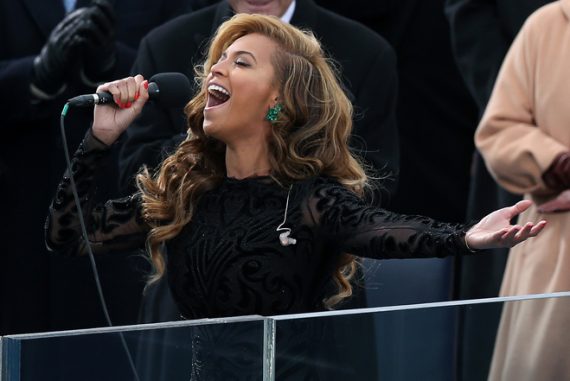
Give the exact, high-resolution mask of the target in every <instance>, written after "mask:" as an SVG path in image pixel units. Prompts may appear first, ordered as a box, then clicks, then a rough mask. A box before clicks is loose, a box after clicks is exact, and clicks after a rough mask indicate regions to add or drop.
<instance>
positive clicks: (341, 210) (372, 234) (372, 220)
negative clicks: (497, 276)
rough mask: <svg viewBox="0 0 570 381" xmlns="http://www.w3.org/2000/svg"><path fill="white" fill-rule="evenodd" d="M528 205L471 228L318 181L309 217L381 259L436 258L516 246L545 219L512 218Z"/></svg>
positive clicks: (338, 240)
mask: <svg viewBox="0 0 570 381" xmlns="http://www.w3.org/2000/svg"><path fill="white" fill-rule="evenodd" d="M529 205H530V201H521V202H520V203H518V204H517V205H515V206H512V207H509V208H504V209H501V210H498V211H496V212H493V213H491V214H490V215H489V216H487V217H485V218H484V219H482V220H481V221H480V222H479V223H478V224H476V225H475V226H473V227H472V228H469V227H468V226H465V225H460V224H448V223H442V222H438V221H435V220H432V219H431V218H428V217H423V216H410V215H402V214H396V213H392V212H390V211H387V210H385V209H380V208H375V207H370V206H368V205H367V204H366V203H365V202H364V201H362V200H361V199H360V198H359V197H358V196H357V195H355V194H354V193H352V192H351V191H349V190H348V189H346V188H345V187H344V186H342V185H341V184H339V183H337V182H336V181H334V180H327V181H321V182H320V183H319V184H317V185H316V187H315V189H314V191H313V192H312V195H311V196H310V197H309V200H308V203H307V206H308V207H307V211H308V213H307V215H308V219H309V224H311V225H313V226H315V227H316V229H317V230H318V231H319V232H320V234H321V235H322V236H323V238H324V239H326V240H330V241H331V242H334V243H335V245H336V246H338V247H340V248H341V250H342V251H344V252H347V253H351V254H354V255H358V256H362V257H370V258H377V259H388V258H431V257H445V256H450V255H458V254H470V253H471V252H472V251H473V250H480V249H485V248H491V247H511V246H514V245H515V244H517V243H519V242H522V241H523V240H525V239H527V238H529V237H532V236H535V235H537V234H538V233H539V232H540V231H541V230H542V229H543V228H544V226H545V224H546V222H545V221H541V222H539V223H537V224H536V225H534V224H527V225H525V226H524V227H521V226H518V225H514V226H513V225H510V222H509V221H510V220H511V219H512V218H513V217H515V216H516V215H518V214H520V213H521V212H523V211H524V210H526V209H527V208H528V206H529Z"/></svg>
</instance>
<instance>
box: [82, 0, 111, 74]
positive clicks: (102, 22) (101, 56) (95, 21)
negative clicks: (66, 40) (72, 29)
mask: <svg viewBox="0 0 570 381" xmlns="http://www.w3.org/2000/svg"><path fill="white" fill-rule="evenodd" d="M92 4H93V5H91V6H90V7H88V8H87V12H86V19H85V24H84V26H83V28H82V30H81V32H80V33H81V36H82V37H83V38H84V39H85V51H84V53H85V54H84V60H83V72H82V74H83V76H82V77H83V80H84V82H85V83H86V84H88V85H95V84H96V83H98V82H102V81H105V80H109V79H110V78H108V75H109V74H110V73H111V72H112V71H113V69H114V67H115V63H116V61H117V54H116V49H115V21H116V17H115V12H114V10H113V6H112V5H111V4H110V3H109V2H108V1H107V0H94V1H93V2H92Z"/></svg>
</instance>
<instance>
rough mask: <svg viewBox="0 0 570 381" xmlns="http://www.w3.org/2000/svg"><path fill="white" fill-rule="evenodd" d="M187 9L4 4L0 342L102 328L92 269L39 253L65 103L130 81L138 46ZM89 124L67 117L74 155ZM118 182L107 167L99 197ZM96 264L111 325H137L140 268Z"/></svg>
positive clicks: (98, 2)
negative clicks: (109, 83) (4, 337)
mask: <svg viewBox="0 0 570 381" xmlns="http://www.w3.org/2000/svg"><path fill="white" fill-rule="evenodd" d="M189 9H190V4H189V2H188V1H185V0H169V1H154V0H143V1H114V2H113V1H106V0H95V1H83V0H77V2H74V1H67V0H65V1H64V0H25V1H12V0H0V86H2V88H4V89H10V90H9V91H3V92H2V94H1V95H0V110H1V112H2V115H3V117H2V120H1V121H0V123H1V131H2V133H3V137H2V139H0V198H1V199H2V200H4V206H3V207H2V219H1V222H0V242H2V249H1V251H0V255H1V257H2V262H3V265H2V269H1V270H0V271H1V273H0V304H1V305H2V308H1V309H0V311H1V312H0V334H9V333H23V332H34V331H46V330H53V329H58V330H59V329H70V328H81V327H88V326H94V325H104V324H105V323H104V320H103V314H102V312H101V308H100V306H99V305H98V302H97V300H98V299H97V296H96V293H95V288H94V282H93V281H92V278H93V277H92V275H91V270H90V268H89V264H88V261H87V260H86V259H85V258H84V259H80V260H70V259H64V258H61V257H58V256H49V255H48V254H47V251H46V249H45V245H44V240H43V225H44V222H45V211H46V210H47V207H48V205H49V202H50V199H51V198H52V196H53V190H54V186H55V185H56V184H57V181H58V179H59V177H60V176H61V173H62V172H63V170H64V168H65V167H64V160H63V158H64V156H63V152H62V147H61V141H60V136H59V115H60V112H61V109H62V107H63V104H64V103H65V100H66V99H67V98H69V97H71V96H75V95H78V94H81V93H92V92H93V91H94V90H95V86H96V85H97V84H98V83H99V82H101V81H106V80H109V79H112V78H117V77H121V76H125V75H127V74H128V73H129V70H130V68H131V66H132V63H133V61H134V58H135V55H136V49H137V46H138V43H139V41H140V38H141V37H142V36H143V35H144V34H146V33H147V32H148V31H150V30H151V29H152V28H153V27H155V26H157V25H159V24H161V23H162V22H164V21H166V20H168V19H170V18H172V17H173V16H177V15H179V14H181V13H184V12H187V11H188V10H189ZM91 114H92V111H91V110H72V111H71V112H70V113H69V115H68V117H67V120H66V124H67V127H68V129H67V131H68V139H69V141H70V145H72V146H73V145H75V144H77V142H78V141H79V140H80V139H81V138H82V137H83V135H84V133H85V126H86V124H85V123H84V121H85V120H86V119H87V118H91ZM87 125H88V124H87ZM113 173H114V174H115V175H113ZM116 173H117V172H116V166H114V165H110V166H109V167H108V169H107V174H106V178H107V181H102V183H101V184H102V194H105V195H111V194H113V195H115V196H116V194H115V193H116V184H115V181H114V180H113V181H111V180H110V179H112V178H113V176H116ZM99 261H100V265H101V274H102V276H103V277H104V278H105V279H104V284H107V285H109V286H108V287H106V289H108V290H109V292H108V293H107V294H108V295H109V298H108V301H109V304H110V309H111V311H112V317H114V318H115V320H116V321H117V322H118V323H127V322H129V323H133V322H134V321H135V319H136V313H137V308H138V300H139V299H140V298H139V296H138V295H139V294H140V290H141V287H142V282H139V283H138V284H137V283H136V281H133V280H134V279H137V278H140V274H139V272H140V271H138V270H137V269H136V267H137V265H136V263H138V262H140V260H136V259H130V260H129V261H126V260H125V257H124V256H123V257H122V258H119V257H111V256H109V257H105V258H100V259H99ZM133 262H134V263H133ZM107 266H108V267H107Z"/></svg>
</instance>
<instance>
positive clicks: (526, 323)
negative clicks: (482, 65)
mask: <svg viewBox="0 0 570 381" xmlns="http://www.w3.org/2000/svg"><path fill="white" fill-rule="evenodd" d="M569 47H570V0H562V1H557V2H555V3H552V4H549V5H546V6H544V7H542V8H540V9H539V10H538V11H536V12H535V13H534V14H533V15H532V16H530V17H529V18H528V20H527V21H526V22H525V24H524V26H523V27H522V29H521V31H520V32H519V34H518V35H517V37H516V39H515V40H514V42H513V44H512V46H511V48H510V50H509V52H508V54H507V56H506V57H505V61H504V63H503V65H502V67H501V69H500V72H499V74H498V77H497V81H496V83H495V87H494V89H493V92H492V95H491V98H490V100H489V103H488V105H487V108H486V110H485V113H484V114H483V118H482V120H481V123H480V125H479V127H478V129H477V134H476V136H475V142H476V144H477V148H478V149H479V150H480V152H481V153H482V155H483V158H484V159H485V163H486V164H487V166H488V168H489V170H490V172H491V173H492V175H493V177H494V178H495V179H496V180H497V182H498V183H499V184H501V185H502V186H503V187H504V188H505V189H507V190H509V191H511V192H513V193H517V194H522V195H524V198H525V199H531V200H533V201H534V202H535V205H534V206H532V207H531V208H529V209H528V210H527V211H526V212H525V213H523V214H521V215H520V217H519V219H518V223H519V224H525V223H526V222H527V221H530V220H532V219H534V218H546V219H548V221H549V222H548V223H549V228H548V229H547V230H548V232H546V234H545V235H543V236H541V237H539V238H538V239H537V240H535V241H533V242H527V243H524V244H522V245H520V246H518V247H516V248H513V249H511V250H510V255H509V259H508V262H507V267H506V270H505V275H504V278H503V282H502V285H501V295H526V294H542V293H551V292H558V291H569V290H570V244H569V239H570V235H569V234H568V227H569V226H570V130H569V128H568V125H569V123H570V110H569V108H568V107H567V105H566V102H567V99H568V97H569V94H570V90H569V89H570V72H569V71H568V68H569V66H570V49H568V48H569ZM569 323H570V306H569V305H568V303H567V301H566V300H564V299H563V298H561V299H554V298H553V299H545V300H539V301H535V302H526V303H518V304H513V303H507V304H505V306H504V308H503V313H502V316H501V324H500V326H499V331H498V333H497V341H496V345H495V351H494V355H493V362H492V366H491V371H490V375H489V379H490V380H521V381H524V380H529V381H530V380H568V379H570V363H569V362H568V353H569V352H570V337H569V336H568V334H567V332H568V325H569Z"/></svg>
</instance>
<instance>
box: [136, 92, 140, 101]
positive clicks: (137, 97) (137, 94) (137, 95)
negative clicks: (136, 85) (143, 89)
mask: <svg viewBox="0 0 570 381" xmlns="http://www.w3.org/2000/svg"><path fill="white" fill-rule="evenodd" d="M139 95H140V94H139V92H138V91H137V92H136V93H135V101H136V100H137V99H139Z"/></svg>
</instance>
